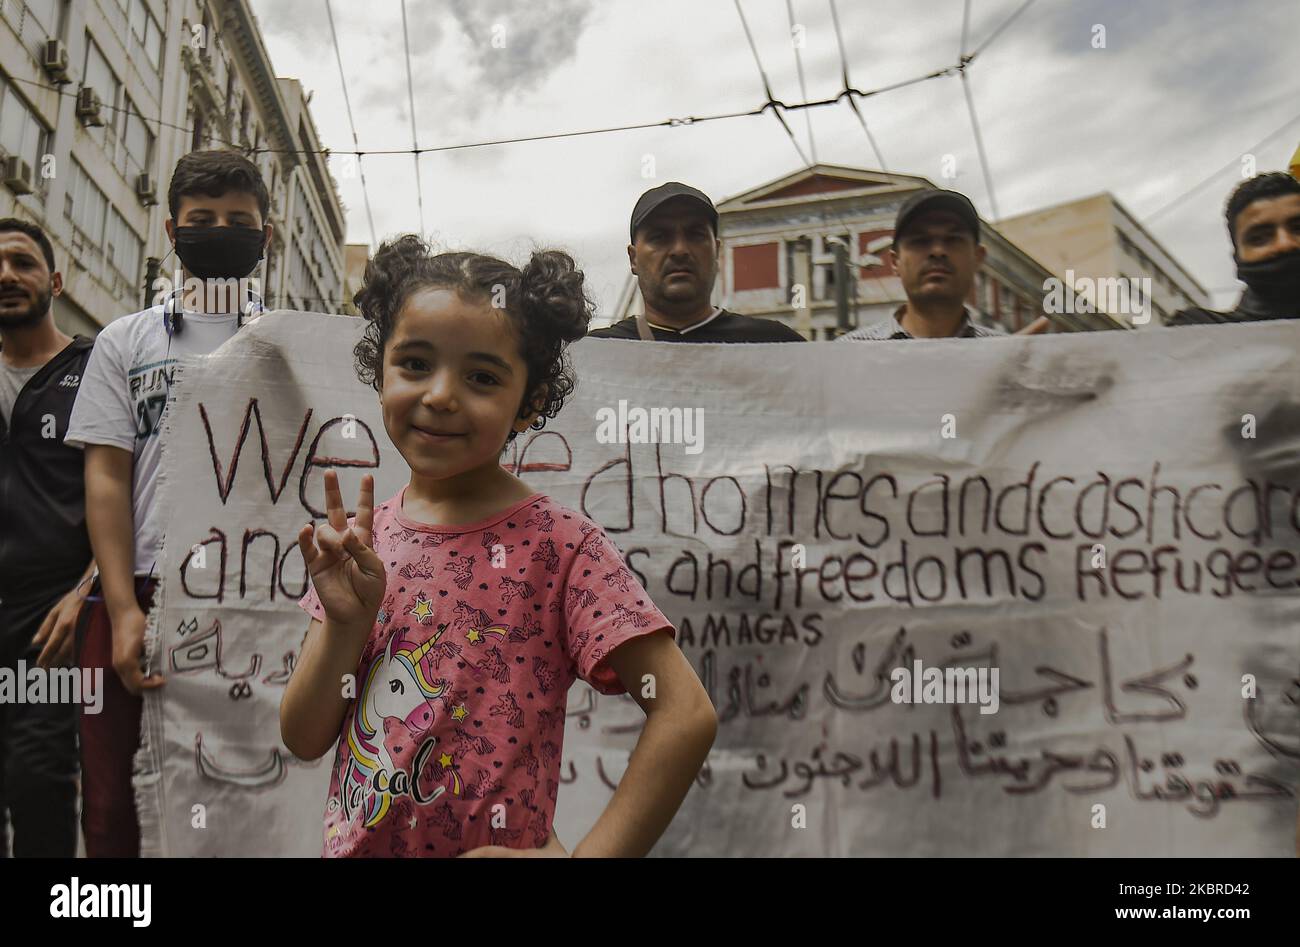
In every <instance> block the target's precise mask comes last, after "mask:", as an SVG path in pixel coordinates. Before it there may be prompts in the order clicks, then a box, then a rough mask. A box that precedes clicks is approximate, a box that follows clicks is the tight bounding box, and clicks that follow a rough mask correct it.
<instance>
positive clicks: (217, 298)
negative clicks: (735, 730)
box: [65, 151, 271, 857]
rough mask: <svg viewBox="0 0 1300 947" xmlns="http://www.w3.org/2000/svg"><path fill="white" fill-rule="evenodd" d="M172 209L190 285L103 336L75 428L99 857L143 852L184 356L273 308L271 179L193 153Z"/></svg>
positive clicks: (233, 160)
mask: <svg viewBox="0 0 1300 947" xmlns="http://www.w3.org/2000/svg"><path fill="white" fill-rule="evenodd" d="M167 205H168V209H169V210H170V212H171V219H169V220H168V221H167V225H166V226H167V236H168V237H169V238H170V239H171V240H172V243H173V245H174V248H175V251H176V256H177V257H178V258H179V260H180V264H181V266H182V267H183V272H182V273H180V274H177V275H179V276H181V277H182V281H181V284H180V285H178V286H175V287H173V288H172V291H171V292H170V293H165V294H162V298H161V299H160V301H159V302H158V304H156V305H154V306H152V307H150V308H148V309H145V310H144V311H143V312H137V313H135V314H134V315H130V316H125V317H123V318H121V319H117V320H114V321H113V322H112V323H110V324H109V325H108V326H107V327H106V328H105V329H104V331H103V332H101V333H100V334H99V337H98V339H97V340H96V344H95V348H94V352H93V354H92V355H91V358H90V362H89V363H88V364H87V366H86V374H85V378H84V379H83V380H82V382H81V391H80V393H79V394H78V396H77V401H76V404H75V406H74V407H73V411H72V418H71V421H70V423H69V430H68V434H67V437H66V438H65V443H67V444H70V445H72V446H74V447H84V448H85V454H86V458H85V459H86V514H87V517H86V518H87V525H88V526H89V530H90V542H91V546H92V548H93V549H94V551H95V562H96V563H97V564H98V568H99V574H98V578H97V579H96V581H95V583H94V585H93V587H92V588H91V593H90V596H89V597H88V599H87V603H86V606H85V609H86V610H85V612H84V613H83V615H82V621H81V633H80V635H79V641H78V663H79V664H80V665H81V666H82V667H83V668H86V667H89V668H103V669H104V678H103V681H104V682H103V691H104V694H103V701H102V708H101V712H100V713H98V714H96V715H94V716H91V715H89V714H85V713H83V714H82V717H81V768H82V797H83V799H82V832H83V834H84V837H85V842H86V854H87V855H89V856H91V857H96V856H117V857H135V856H138V855H139V852H140V830H139V823H138V822H137V819H136V809H135V796H134V792H133V790H132V786H131V767H132V758H133V756H134V754H135V751H136V749H137V747H138V746H139V742H140V714H141V708H142V704H143V701H142V699H141V696H140V695H141V692H142V691H143V690H145V689H150V688H154V687H159V686H161V685H162V683H163V681H162V678H161V677H160V676H159V675H157V674H152V675H149V676H147V677H146V676H145V674H144V671H143V670H142V668H141V655H142V653H143V648H144V631H145V615H146V614H147V612H148V610H149V606H150V604H151V603H152V600H153V594H154V589H155V588H156V586H157V582H158V578H157V576H158V571H157V565H158V562H157V560H158V551H159V547H160V544H161V540H162V536H161V533H160V527H159V520H160V514H159V511H157V510H156V509H155V508H154V506H155V502H156V501H155V488H156V486H157V479H158V469H159V466H160V462H161V443H160V437H159V435H160V432H161V428H162V414H163V408H164V406H165V405H166V401H167V394H168V389H169V387H170V385H171V379H172V370H173V366H174V365H175V363H176V362H177V360H178V359H179V358H180V357H181V356H185V355H206V354H207V353H209V352H211V351H213V350H214V349H216V348H217V347H218V346H220V345H221V344H222V343H224V342H225V341H226V340H227V339H229V338H230V337H231V336H233V335H234V334H235V333H236V332H237V331H238V330H239V328H240V326H241V325H242V324H243V323H244V321H245V320H246V319H248V318H250V317H255V316H256V315H257V314H258V313H260V311H261V300H260V297H258V295H257V294H256V293H255V292H254V291H253V289H252V287H251V281H250V280H249V279H248V277H250V276H252V275H253V273H254V271H255V270H256V269H257V266H258V263H259V261H260V260H261V258H262V252H263V250H264V248H265V247H266V244H267V241H269V240H270V237H271V225H270V224H269V223H267V222H266V219H267V215H268V212H269V210H270V196H269V194H268V193H267V189H266V185H265V183H264V182H263V181H262V176H261V174H260V173H259V172H258V170H257V167H256V166H255V165H254V164H253V163H252V162H251V161H249V160H248V159H247V158H245V157H243V156H242V155H239V154H236V153H235V152H232V151H198V152H192V153H190V154H188V155H185V156H184V157H183V158H181V159H180V161H178V162H177V163H176V170H175V171H174V172H173V174H172V180H171V185H170V187H169V188H168V192H167Z"/></svg>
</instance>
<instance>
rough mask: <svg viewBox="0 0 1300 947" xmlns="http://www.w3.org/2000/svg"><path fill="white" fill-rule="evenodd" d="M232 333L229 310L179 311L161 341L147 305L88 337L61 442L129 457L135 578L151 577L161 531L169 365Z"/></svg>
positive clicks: (154, 311)
mask: <svg viewBox="0 0 1300 947" xmlns="http://www.w3.org/2000/svg"><path fill="white" fill-rule="evenodd" d="M238 328H239V316H238V314H236V313H233V312H232V313H221V314H219V315H208V314H206V313H198V312H186V313H184V316H183V321H182V325H181V331H180V332H178V333H176V334H175V335H172V336H168V334H167V328H166V326H165V325H164V322H163V307H162V306H153V307H152V308H149V309H146V310H144V311H143V312H137V313H135V314H134V315H130V316H123V317H122V318H121V319H115V320H114V321H113V322H110V323H109V324H108V325H107V326H105V327H104V330H103V331H102V332H100V333H99V336H98V337H97V338H96V340H95V347H94V349H92V350H91V354H90V361H89V362H88V363H87V364H86V373H85V376H84V377H83V378H82V380H81V390H80V391H79V392H78V394H77V400H76V403H75V404H74V405H73V407H72V418H71V419H70V420H69V422H68V434H67V436H66V437H65V438H64V439H63V441H64V443H65V444H70V445H72V446H73V447H85V445H87V444H107V445H109V446H110V447H119V448H121V449H123V450H129V451H131V452H132V454H133V456H134V457H135V469H134V474H133V479H132V503H131V507H132V509H131V514H132V517H133V522H134V524H135V574H136V575H137V576H147V575H155V576H156V575H157V574H158V561H157V560H158V549H159V546H160V544H161V541H162V530H161V528H160V523H161V516H160V515H159V514H158V512H157V511H156V510H155V508H154V492H155V487H156V485H157V482H158V468H159V463H160V461H161V459H162V444H161V438H160V436H159V434H160V431H161V428H162V415H163V409H164V407H165V406H166V403H167V393H168V390H169V388H170V385H171V376H172V368H173V366H174V365H175V363H176V362H177V361H178V360H179V359H180V358H182V357H184V356H187V355H207V354H208V353H209V352H212V351H214V350H216V349H217V348H218V347H220V346H221V345H222V343H224V342H225V341H226V340H227V339H229V338H230V337H231V336H233V335H234V334H235V332H236V331H238Z"/></svg>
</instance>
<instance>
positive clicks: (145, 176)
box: [135, 171, 158, 207]
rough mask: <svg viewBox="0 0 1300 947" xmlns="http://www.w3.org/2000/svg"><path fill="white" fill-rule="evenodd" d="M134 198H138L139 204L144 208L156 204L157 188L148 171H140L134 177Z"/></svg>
mask: <svg viewBox="0 0 1300 947" xmlns="http://www.w3.org/2000/svg"><path fill="white" fill-rule="evenodd" d="M135 196H136V197H138V198H140V203H141V204H143V205H144V206H145V207H152V206H153V205H154V204H157V203H158V187H157V185H156V184H155V183H154V179H153V175H152V174H150V173H149V172H148V171H141V172H140V173H139V174H137V175H136V176H135Z"/></svg>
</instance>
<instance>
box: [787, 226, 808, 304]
mask: <svg viewBox="0 0 1300 947" xmlns="http://www.w3.org/2000/svg"><path fill="white" fill-rule="evenodd" d="M798 251H803V252H806V253H807V254H808V257H809V260H808V279H809V280H811V279H812V241H811V240H809V239H808V238H807V237H800V238H799V239H798V240H786V241H785V285H786V295H785V299H786V302H792V301H793V300H794V287H795V285H796V282H797V280H798V276H799V274H798V273H797V272H796V267H795V258H796V257H797V255H798ZM804 301H805V302H806V303H807V302H811V301H812V287H811V286H805V287H804Z"/></svg>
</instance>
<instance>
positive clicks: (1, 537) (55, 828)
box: [0, 217, 94, 858]
mask: <svg viewBox="0 0 1300 947" xmlns="http://www.w3.org/2000/svg"><path fill="white" fill-rule="evenodd" d="M62 288H63V278H62V276H61V275H60V274H59V272H58V271H57V269H56V268H55V265H54V248H53V247H52V246H51V244H50V240H49V238H48V237H47V236H46V235H45V233H44V231H42V230H41V229H40V228H39V227H37V226H36V225H35V224H31V223H28V222H27V221H23V220H16V219H14V218H12V217H10V218H5V219H3V220H0V674H4V675H5V676H6V677H7V678H8V679H9V680H11V681H15V682H16V681H18V680H19V679H20V678H21V679H23V680H25V681H27V682H29V683H30V682H31V680H32V679H33V676H35V677H36V678H41V677H44V675H45V674H46V671H47V670H48V669H50V668H53V667H55V666H57V665H62V664H67V663H68V662H69V661H70V660H71V659H72V656H73V648H74V645H75V640H74V638H75V631H76V624H77V616H78V613H79V611H80V609H81V604H82V602H83V600H84V599H85V597H86V593H87V591H88V588H89V583H90V574H91V571H92V570H93V567H94V563H93V562H91V551H90V537H89V536H88V535H87V532H86V511H85V485H84V478H83V474H82V470H83V465H82V459H81V452H80V451H79V450H76V449H75V448H72V447H68V446H67V445H66V444H64V443H63V437H64V435H65V434H67V431H68V417H69V415H70V414H71V413H72V403H73V401H74V399H75V398H76V396H77V391H78V388H79V386H80V383H81V378H82V375H84V374H85V370H86V362H87V360H88V359H89V358H90V352H91V348H92V347H93V345H94V343H93V342H92V341H91V340H90V339H87V338H83V337H81V336H77V337H76V338H70V337H69V336H67V335H65V334H64V333H62V332H60V331H59V329H58V328H57V327H56V326H55V324H54V315H53V306H52V301H53V298H54V297H55V296H57V295H59V293H60V292H61V291H62ZM64 680H65V681H66V676H65V677H64ZM34 693H38V692H36V691H35V690H34V689H33V690H32V691H28V692H26V693H25V695H24V696H23V697H22V698H18V697H17V696H16V694H17V687H16V686H14V687H11V688H9V689H8V690H7V692H6V693H5V695H4V696H2V697H0V856H3V855H4V854H5V850H6V848H7V847H8V838H6V836H7V835H8V836H11V837H12V841H13V854H14V855H15V856H18V857H29V856H31V857H44V858H50V857H59V858H72V857H74V856H75V855H76V853H77V711H78V707H77V705H76V704H74V703H69V702H67V701H66V700H65V699H63V698H66V697H67V696H68V695H67V694H66V693H64V692H62V691H61V692H60V694H59V695H58V698H56V695H55V691H54V683H53V679H51V683H50V684H47V685H46V686H45V687H44V688H42V690H41V691H40V692H39V693H40V694H42V696H41V697H39V698H37V697H33V696H31V695H32V694H34ZM85 696H88V695H83V697H85ZM6 810H8V816H9V819H8V821H9V825H10V827H11V832H6V830H5V811H6Z"/></svg>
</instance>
